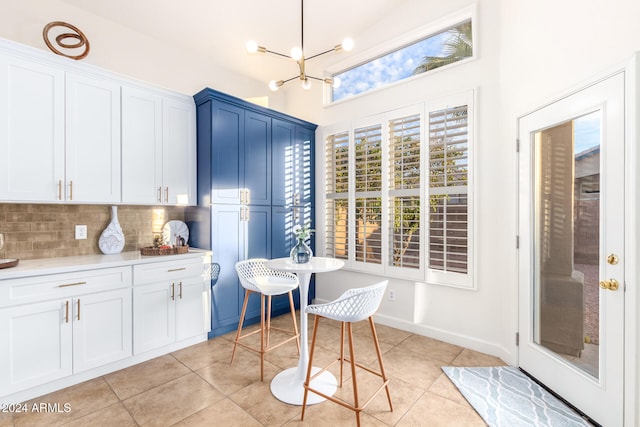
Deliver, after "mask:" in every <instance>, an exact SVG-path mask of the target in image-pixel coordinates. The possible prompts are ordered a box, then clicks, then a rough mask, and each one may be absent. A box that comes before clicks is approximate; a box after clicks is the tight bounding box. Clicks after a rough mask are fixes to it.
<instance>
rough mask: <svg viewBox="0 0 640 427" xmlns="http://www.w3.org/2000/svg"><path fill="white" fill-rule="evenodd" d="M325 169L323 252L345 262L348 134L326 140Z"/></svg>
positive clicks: (338, 134)
mask: <svg viewBox="0 0 640 427" xmlns="http://www.w3.org/2000/svg"><path fill="white" fill-rule="evenodd" d="M325 165H326V173H325V182H326V221H325V228H326V230H327V231H326V236H325V237H326V245H325V251H326V253H327V255H329V256H332V257H334V258H342V259H346V258H347V253H348V250H349V246H348V242H349V240H348V237H349V235H348V228H347V221H348V219H349V218H348V212H349V132H347V131H345V132H339V133H336V134H333V135H330V136H329V137H327V142H326V157H325Z"/></svg>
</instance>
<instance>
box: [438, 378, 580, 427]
mask: <svg viewBox="0 0 640 427" xmlns="http://www.w3.org/2000/svg"><path fill="white" fill-rule="evenodd" d="M442 370H443V371H444V373H445V374H446V375H447V376H448V377H449V378H450V379H451V381H452V382H453V383H454V384H455V386H456V387H458V390H460V392H461V393H462V395H463V396H464V397H465V399H467V400H468V401H469V403H470V404H471V405H472V406H473V408H474V409H475V410H476V411H477V412H478V414H479V415H480V416H481V417H482V418H483V419H484V421H485V422H486V423H487V424H488V425H489V426H490V427H517V426H540V427H542V426H544V427H548V426H553V427H574V426H576V427H577V426H580V427H582V426H591V424H590V423H588V422H587V421H585V420H584V419H582V418H581V417H580V415H579V414H578V413H576V412H575V411H574V410H573V409H571V408H570V407H568V406H567V405H566V404H564V403H563V402H562V401H561V400H560V399H558V398H557V397H555V396H554V395H552V394H551V393H549V392H548V391H547V390H545V389H544V388H542V387H541V386H539V385H538V384H536V383H535V382H534V381H532V380H531V379H530V378H529V377H527V376H526V375H525V374H523V373H522V372H521V371H520V370H519V369H517V368H514V367H512V366H500V367H491V368H457V367H451V366H444V367H443V368H442Z"/></svg>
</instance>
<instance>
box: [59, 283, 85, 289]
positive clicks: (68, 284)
mask: <svg viewBox="0 0 640 427" xmlns="http://www.w3.org/2000/svg"><path fill="white" fill-rule="evenodd" d="M86 284H87V282H74V283H65V284H63V285H58V287H59V288H66V287H67V286H78V285H86Z"/></svg>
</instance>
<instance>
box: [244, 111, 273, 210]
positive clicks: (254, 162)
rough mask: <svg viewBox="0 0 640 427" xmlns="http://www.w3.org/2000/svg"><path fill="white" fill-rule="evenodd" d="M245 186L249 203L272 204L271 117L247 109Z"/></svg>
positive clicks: (245, 124)
mask: <svg viewBox="0 0 640 427" xmlns="http://www.w3.org/2000/svg"><path fill="white" fill-rule="evenodd" d="M244 129H245V130H244V132H245V133H244V138H245V140H244V159H243V163H244V188H246V189H247V190H249V195H248V198H249V199H248V200H247V201H246V203H247V204H249V205H262V206H266V205H270V204H271V117H268V116H265V115H263V114H258V113H255V112H252V111H247V113H246V116H245V123H244Z"/></svg>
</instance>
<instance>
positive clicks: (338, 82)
mask: <svg viewBox="0 0 640 427" xmlns="http://www.w3.org/2000/svg"><path fill="white" fill-rule="evenodd" d="M331 80H332V81H333V83H332V85H333V87H334V88H336V89H337V88H339V87H340V85H341V84H342V80H340V79H339V78H338V77H334V78H332V79H331Z"/></svg>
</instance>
